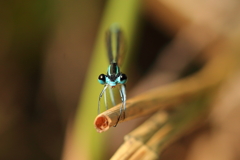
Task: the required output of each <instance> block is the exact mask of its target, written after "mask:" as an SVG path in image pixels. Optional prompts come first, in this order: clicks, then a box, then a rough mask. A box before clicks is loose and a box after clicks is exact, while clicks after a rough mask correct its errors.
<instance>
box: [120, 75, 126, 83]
mask: <svg viewBox="0 0 240 160" xmlns="http://www.w3.org/2000/svg"><path fill="white" fill-rule="evenodd" d="M119 78H120V82H119V83H121V84H125V83H126V82H127V76H126V74H123V73H122V74H120V76H119Z"/></svg>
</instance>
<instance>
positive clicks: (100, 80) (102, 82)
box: [98, 74, 106, 84]
mask: <svg viewBox="0 0 240 160" xmlns="http://www.w3.org/2000/svg"><path fill="white" fill-rule="evenodd" d="M98 82H99V83H100V84H105V83H106V76H105V75H104V74H100V75H99V76H98Z"/></svg>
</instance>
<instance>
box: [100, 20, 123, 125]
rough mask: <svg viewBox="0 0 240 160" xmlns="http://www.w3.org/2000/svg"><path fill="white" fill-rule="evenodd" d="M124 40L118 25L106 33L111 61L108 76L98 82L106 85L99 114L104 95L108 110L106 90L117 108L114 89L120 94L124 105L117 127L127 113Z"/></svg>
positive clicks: (111, 27)
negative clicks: (123, 70)
mask: <svg viewBox="0 0 240 160" xmlns="http://www.w3.org/2000/svg"><path fill="white" fill-rule="evenodd" d="M123 42H124V39H123V33H122V30H121V29H120V27H119V26H118V25H117V24H113V25H111V26H110V28H109V29H108V30H107V32H106V45H107V55H108V59H109V63H110V65H109V67H108V69H107V74H106V75H105V74H100V75H99V77H98V82H99V83H100V84H102V85H104V88H103V90H102V92H101V93H100V95H99V99H98V114H99V113H100V100H101V98H102V96H103V94H104V103H105V106H106V109H108V105H107V96H106V89H107V88H109V93H110V97H111V101H112V104H113V106H115V105H116V104H115V98H114V94H113V91H112V89H113V88H115V87H116V88H117V89H118V90H119V93H120V97H121V101H122V105H121V107H120V114H119V117H118V120H117V123H116V124H115V126H117V124H118V122H119V120H120V118H121V115H122V114H123V119H124V118H125V111H126V98H127V96H126V89H125V88H126V85H125V84H126V82H127V76H126V75H125V74H124V73H122V72H121V71H120V67H119V66H120V65H121V64H122V60H123V54H124V43H123Z"/></svg>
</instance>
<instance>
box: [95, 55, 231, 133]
mask: <svg viewBox="0 0 240 160" xmlns="http://www.w3.org/2000/svg"><path fill="white" fill-rule="evenodd" d="M220 53H221V52H219V55H218V56H215V57H213V58H211V60H209V62H208V63H207V64H206V65H205V67H204V68H203V69H202V70H201V71H199V72H198V73H196V74H194V75H192V76H190V77H188V78H185V79H182V80H179V81H177V82H174V83H172V84H169V85H166V86H163V87H159V88H156V89H153V90H151V91H148V92H146V93H143V94H141V95H138V96H136V97H134V98H132V99H129V100H127V103H126V108H127V109H126V112H125V119H120V120H119V123H121V122H124V121H129V120H132V119H135V118H137V117H141V116H143V115H147V114H151V113H153V112H156V111H157V110H159V109H161V110H163V109H169V108H175V107H176V106H179V105H181V104H185V103H186V102H188V101H191V100H192V99H193V98H194V97H196V96H201V95H202V94H205V93H208V92H209V91H211V90H213V89H215V87H216V86H217V85H219V84H220V82H221V81H222V80H223V79H224V77H226V74H228V73H229V71H230V68H231V67H232V65H231V64H232V63H231V62H232V60H231V56H229V55H225V54H220ZM120 107H121V104H118V105H117V106H115V107H113V108H111V109H109V110H107V111H105V112H103V113H101V114H99V115H98V116H97V117H96V118H95V122H94V124H95V127H96V129H97V131H98V132H103V131H106V130H108V129H109V127H112V126H114V125H115V124H116V122H117V120H118V116H119V114H120Z"/></svg>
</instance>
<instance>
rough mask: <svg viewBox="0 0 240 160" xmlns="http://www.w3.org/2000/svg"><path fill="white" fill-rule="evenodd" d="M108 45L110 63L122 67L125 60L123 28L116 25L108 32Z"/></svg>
mask: <svg viewBox="0 0 240 160" xmlns="http://www.w3.org/2000/svg"><path fill="white" fill-rule="evenodd" d="M106 44H107V53H108V59H109V63H113V62H114V63H117V64H118V65H119V66H121V64H122V62H123V58H124V37H123V33H122V30H121V28H120V27H119V25H118V24H116V23H114V24H112V25H111V26H110V28H109V29H108V30H107V32H106Z"/></svg>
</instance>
